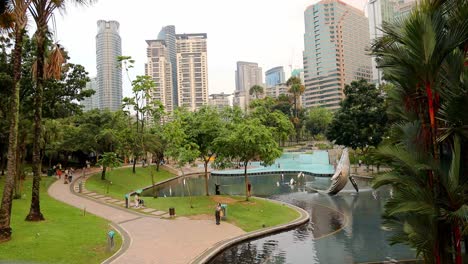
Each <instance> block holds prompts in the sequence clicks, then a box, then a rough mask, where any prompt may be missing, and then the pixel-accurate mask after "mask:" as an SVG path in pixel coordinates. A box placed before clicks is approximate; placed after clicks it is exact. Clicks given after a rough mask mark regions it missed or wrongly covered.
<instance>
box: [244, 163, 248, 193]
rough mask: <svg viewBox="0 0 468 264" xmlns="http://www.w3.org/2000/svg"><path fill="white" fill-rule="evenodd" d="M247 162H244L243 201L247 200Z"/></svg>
mask: <svg viewBox="0 0 468 264" xmlns="http://www.w3.org/2000/svg"><path fill="white" fill-rule="evenodd" d="M248 162H249V161H244V181H245V200H246V201H248V200H249V179H248V178H247V164H248Z"/></svg>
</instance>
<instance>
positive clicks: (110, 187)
mask: <svg viewBox="0 0 468 264" xmlns="http://www.w3.org/2000/svg"><path fill="white" fill-rule="evenodd" d="M150 170H151V169H150V167H146V168H142V167H137V168H136V174H133V173H132V168H131V167H126V168H120V169H114V170H112V171H107V172H106V181H103V180H101V173H97V174H94V175H92V176H91V177H89V179H88V180H86V189H88V190H90V191H93V192H97V193H102V194H106V195H107V196H110V197H113V198H116V199H120V200H123V199H124V195H125V194H126V193H129V192H131V191H135V190H137V189H141V188H143V187H146V186H149V185H151V174H150V172H151V171H150ZM172 177H174V175H173V174H171V173H170V172H168V171H165V170H162V169H160V170H159V172H157V171H156V170H154V182H155V183H156V182H160V181H163V180H167V179H170V178H172ZM110 182H112V184H109V183H110Z"/></svg>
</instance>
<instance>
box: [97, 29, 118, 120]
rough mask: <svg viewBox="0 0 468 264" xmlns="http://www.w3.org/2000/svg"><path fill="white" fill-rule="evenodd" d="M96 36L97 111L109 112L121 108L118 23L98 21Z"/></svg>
mask: <svg viewBox="0 0 468 264" xmlns="http://www.w3.org/2000/svg"><path fill="white" fill-rule="evenodd" d="M97 25H98V33H97V35H96V68H97V87H98V97H99V109H109V110H111V111H117V110H120V109H121V107H122V69H121V67H120V63H119V62H118V61H117V58H118V57H119V56H121V55H122V42H121V39H120V35H119V22H117V21H105V20H99V21H98V22H97Z"/></svg>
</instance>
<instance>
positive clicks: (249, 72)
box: [233, 61, 263, 111]
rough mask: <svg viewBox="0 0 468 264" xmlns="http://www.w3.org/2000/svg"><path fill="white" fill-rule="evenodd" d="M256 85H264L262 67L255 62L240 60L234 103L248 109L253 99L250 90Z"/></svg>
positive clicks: (245, 109)
mask: <svg viewBox="0 0 468 264" xmlns="http://www.w3.org/2000/svg"><path fill="white" fill-rule="evenodd" d="M254 85H261V86H263V80H262V68H260V67H258V63H255V62H245V61H238V62H237V70H236V90H235V92H234V99H233V104H234V105H237V106H239V107H240V108H241V109H242V110H244V111H247V108H248V107H249V103H250V99H251V98H250V97H251V96H250V94H249V91H250V88H251V87H252V86H254Z"/></svg>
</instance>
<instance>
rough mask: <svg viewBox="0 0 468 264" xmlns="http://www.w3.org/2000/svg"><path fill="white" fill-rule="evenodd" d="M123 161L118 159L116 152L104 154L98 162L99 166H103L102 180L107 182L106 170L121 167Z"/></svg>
mask: <svg viewBox="0 0 468 264" xmlns="http://www.w3.org/2000/svg"><path fill="white" fill-rule="evenodd" d="M121 163H122V161H121V160H120V159H119V157H117V154H116V153H115V152H106V153H104V154H102V156H101V158H100V159H99V161H98V162H97V165H99V166H102V173H101V180H103V181H105V180H106V169H107V168H115V167H118V166H120V164H121Z"/></svg>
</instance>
